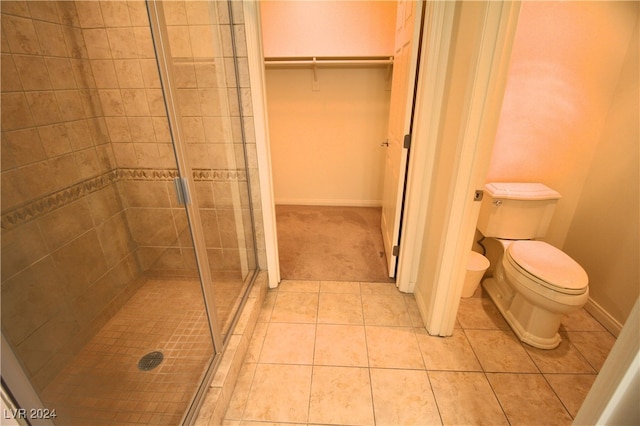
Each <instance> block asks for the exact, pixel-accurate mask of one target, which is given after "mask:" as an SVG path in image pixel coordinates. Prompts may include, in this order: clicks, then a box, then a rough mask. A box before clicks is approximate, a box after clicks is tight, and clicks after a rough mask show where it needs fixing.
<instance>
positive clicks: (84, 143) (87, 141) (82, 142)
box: [64, 120, 94, 150]
mask: <svg viewBox="0 0 640 426" xmlns="http://www.w3.org/2000/svg"><path fill="white" fill-rule="evenodd" d="M64 127H65V129H66V134H67V137H68V138H69V142H70V143H71V148H72V149H73V150H80V149H86V148H89V147H90V146H93V145H94V142H93V138H92V135H91V130H89V123H88V122H87V121H86V120H79V121H69V122H67V123H65V125H64Z"/></svg>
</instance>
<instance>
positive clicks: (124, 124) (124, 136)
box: [101, 93, 131, 142]
mask: <svg viewBox="0 0 640 426" xmlns="http://www.w3.org/2000/svg"><path fill="white" fill-rule="evenodd" d="M101 94H102V93H101ZM115 106H116V107H117V104H116V105H115ZM105 122H106V124H107V129H108V131H109V137H110V138H111V142H131V132H130V131H129V122H128V121H127V118H126V117H105Z"/></svg>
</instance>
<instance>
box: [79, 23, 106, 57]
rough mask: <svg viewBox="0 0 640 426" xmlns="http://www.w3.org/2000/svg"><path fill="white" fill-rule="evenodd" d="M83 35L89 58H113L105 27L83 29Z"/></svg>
mask: <svg viewBox="0 0 640 426" xmlns="http://www.w3.org/2000/svg"><path fill="white" fill-rule="evenodd" d="M82 35H83V40H84V43H85V45H86V48H87V55H88V58H89V59H111V47H110V46H109V37H108V36H107V31H106V30H105V29H103V28H93V29H83V30H82Z"/></svg>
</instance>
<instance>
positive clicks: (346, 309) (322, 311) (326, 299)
mask: <svg viewBox="0 0 640 426" xmlns="http://www.w3.org/2000/svg"><path fill="white" fill-rule="evenodd" d="M318 324H356V325H361V324H364V320H363V316H362V300H361V298H360V295H359V294H337V293H336V294H334V293H320V300H319V302H318Z"/></svg>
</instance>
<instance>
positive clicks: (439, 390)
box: [428, 371, 509, 425]
mask: <svg viewBox="0 0 640 426" xmlns="http://www.w3.org/2000/svg"><path fill="white" fill-rule="evenodd" d="M428 374H429V379H430V381H431V387H432V388H433V394H434V395H435V398H436V401H437V403H438V409H439V410H440V416H441V417H442V422H443V423H444V424H447V425H479V424H486V425H507V424H509V422H508V421H507V418H506V417H505V415H504V413H503V411H502V408H500V404H499V403H498V400H497V399H496V397H495V395H494V393H493V391H492V390H491V386H490V385H489V382H488V380H487V378H486V377H485V375H484V373H474V372H454V371H429V373H428Z"/></svg>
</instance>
